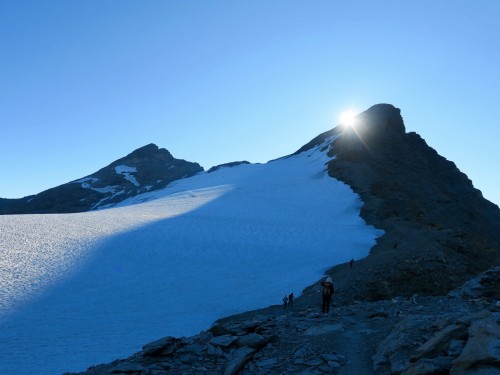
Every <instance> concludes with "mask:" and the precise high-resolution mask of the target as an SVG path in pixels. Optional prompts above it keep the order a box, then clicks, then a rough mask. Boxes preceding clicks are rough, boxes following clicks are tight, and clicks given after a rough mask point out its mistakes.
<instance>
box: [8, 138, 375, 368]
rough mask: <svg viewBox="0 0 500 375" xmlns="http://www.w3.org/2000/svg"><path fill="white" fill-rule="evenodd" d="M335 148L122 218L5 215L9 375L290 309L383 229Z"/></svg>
mask: <svg viewBox="0 0 500 375" xmlns="http://www.w3.org/2000/svg"><path fill="white" fill-rule="evenodd" d="M329 141H331V139H330V140H328V141H326V142H325V143H324V144H322V145H319V146H317V147H316V148H313V149H311V150H309V151H306V152H303V153H301V154H298V155H294V156H290V157H285V158H281V159H277V160H274V161H270V162H268V163H266V164H242V165H239V166H235V167H223V168H220V169H218V170H217V171H215V172H211V173H207V172H202V173H199V174H197V175H195V176H192V177H190V178H185V179H182V180H178V181H175V182H174V183H171V184H170V185H169V186H168V187H167V188H165V189H162V190H159V191H153V192H149V193H145V194H141V195H139V196H136V197H134V198H129V199H128V200H126V201H124V202H122V203H120V204H119V205H118V206H116V207H113V208H107V209H103V210H99V211H90V212H85V213H78V214H50V215H5V216H0V229H1V230H0V255H1V257H0V265H1V267H0V282H1V285H2V288H1V290H0V353H2V355H1V356H0V373H1V374H18V375H31V374H47V375H51V374H61V373H63V372H66V371H83V370H85V369H86V368H88V367H89V366H91V365H95V364H99V363H103V362H110V361H112V360H114V359H117V358H122V357H126V356H129V355H130V354H132V353H134V352H137V351H138V350H140V348H141V346H142V345H144V344H146V343H147V342H150V341H153V340H156V339H158V338H161V337H164V336H169V335H170V336H189V335H193V334H195V333H197V332H199V331H201V330H203V329H207V328H209V326H210V325H211V324H212V323H213V322H214V321H215V320H216V319H218V318H221V317H224V316H228V315H231V314H236V313H240V312H244V311H248V310H252V309H257V308H262V307H266V306H269V305H274V304H280V303H281V298H282V296H283V295H284V294H288V293H290V292H292V291H293V292H294V293H295V295H297V296H298V295H300V291H301V290H302V289H303V288H304V287H306V286H307V285H310V284H312V283H314V282H315V281H317V280H318V279H319V278H320V277H321V276H322V275H323V274H324V272H325V270H326V269H328V268H330V267H332V266H333V265H336V264H339V263H343V262H347V261H349V260H350V259H351V258H354V259H359V258H362V257H365V256H366V255H368V253H369V250H370V248H371V247H372V246H373V245H374V244H375V240H376V238H377V237H378V236H380V235H382V234H383V232H382V231H380V230H377V229H375V228H374V227H371V226H369V225H367V224H366V223H365V222H364V221H363V220H362V219H361V218H360V217H359V211H360V208H361V206H362V202H361V201H360V199H359V197H358V196H357V195H356V194H355V193H354V192H353V191H352V190H351V189H350V187H349V186H347V185H345V184H344V183H342V182H340V181H337V180H335V179H333V178H331V177H329V176H328V174H327V170H326V163H327V162H328V161H329V160H330V159H329V157H328V156H327V151H328V147H326V146H327V145H328V144H329Z"/></svg>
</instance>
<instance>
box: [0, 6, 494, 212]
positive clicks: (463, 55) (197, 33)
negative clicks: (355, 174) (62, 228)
mask: <svg viewBox="0 0 500 375" xmlns="http://www.w3.org/2000/svg"><path fill="white" fill-rule="evenodd" d="M499 16H500V2H498V1H486V0H485V1H480V2H473V1H460V0H453V1H426V0H424V1H418V2H417V1H384V0H381V1H376V2H375V1H352V2H348V1H333V0H330V1H321V0H318V1H293V0H290V1H258V0H257V1H200V0H199V1H191V0H182V1H174V0H172V1H128V0H108V1H78V0H75V1H51V0H47V1H8V0H4V1H1V2H0V62H1V63H0V66H1V69H0V160H1V167H2V172H1V176H2V177H1V184H0V197H7V198H14V197H21V196H25V195H29V194H35V193H38V192H40V191H42V190H45V189H47V188H50V187H54V186H57V185H60V184H63V183H65V182H68V181H71V180H74V179H77V178H79V177H83V176H85V175H88V174H90V173H92V172H95V171H96V170H98V169H100V168H101V167H103V166H105V165H107V164H109V163H111V162H112V161H114V160H116V159H117V158H119V157H122V156H124V155H126V154H128V153H130V152H131V151H133V150H134V149H136V148H138V147H141V146H143V145H145V144H148V143H151V142H153V143H156V144H157V145H158V146H160V147H164V148H167V149H168V150H169V151H170V152H171V153H172V154H173V155H174V156H175V157H177V158H182V159H186V160H189V161H196V162H198V163H200V164H201V165H202V166H203V167H204V168H205V169H208V168H210V167H211V166H213V165H216V164H220V163H225V162H230V161H236V160H248V161H251V162H266V161H267V160H270V159H274V158H276V157H280V156H283V155H286V154H289V153H292V152H294V151H296V150H297V149H298V148H300V147H301V146H302V145H303V144H305V143H306V142H308V141H309V140H310V139H311V138H313V137H315V136H316V135H318V134H319V133H321V132H323V131H325V130H329V129H331V128H333V127H334V126H336V125H337V124H338V123H339V120H338V116H339V115H340V113H341V112H343V111H344V110H346V109H349V108H354V109H355V110H357V111H358V112H361V111H363V110H365V109H367V108H369V107H370V106H371V105H373V104H376V103H391V104H393V105H395V106H397V107H399V108H401V110H402V115H403V118H404V120H405V124H406V128H407V131H415V132H417V133H419V134H420V135H421V136H422V137H423V138H424V139H425V140H426V141H427V143H428V144H429V145H430V146H431V147H433V148H435V149H436V150H437V151H438V152H439V153H440V154H441V155H443V156H444V157H446V158H448V159H450V160H452V161H454V162H455V163H456V164H457V166H458V167H459V168H460V170H461V171H463V172H464V173H466V174H467V175H468V176H469V178H470V179H471V180H472V181H473V183H474V185H475V186H476V187H477V188H479V189H480V190H481V191H482V192H483V194H484V196H485V197H486V198H488V199H490V200H491V201H493V202H495V203H497V204H500V192H499V190H498V189H497V186H498V185H499V184H500V178H499V176H498V172H497V171H498V166H497V162H498V160H500V147H498V141H497V140H498V136H499V130H498V128H499V126H498V122H499V119H500V105H499V101H498V98H499V94H498V89H499V87H500V72H499V70H500V49H499V48H498V37H499V36H500V24H499V23H498V18H499Z"/></svg>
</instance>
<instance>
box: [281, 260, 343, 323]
mask: <svg viewBox="0 0 500 375" xmlns="http://www.w3.org/2000/svg"><path fill="white" fill-rule="evenodd" d="M351 267H352V264H351ZM321 286H322V287H323V290H322V293H321V302H322V304H321V311H322V312H323V314H328V313H329V312H330V305H331V304H332V298H333V293H335V289H334V288H333V281H332V278H331V277H330V276H328V277H327V278H326V280H325V281H323V282H322V283H321ZM287 307H293V292H292V293H290V294H289V295H286V294H285V296H284V297H283V308H284V309H285V310H286V308H287Z"/></svg>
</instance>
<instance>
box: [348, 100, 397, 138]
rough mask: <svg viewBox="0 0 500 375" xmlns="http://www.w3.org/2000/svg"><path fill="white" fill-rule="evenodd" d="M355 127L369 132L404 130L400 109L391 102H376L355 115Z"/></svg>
mask: <svg viewBox="0 0 500 375" xmlns="http://www.w3.org/2000/svg"><path fill="white" fill-rule="evenodd" d="M355 128H356V130H361V129H362V130H366V131H369V132H370V133H380V132H385V131H394V132H396V133H402V134H404V133H405V132H406V129H405V125H404V123H403V118H402V117H401V110H400V109H399V108H396V107H394V106H393V105H392V104H376V105H374V106H372V107H370V108H368V109H367V110H366V111H364V112H362V113H360V114H359V115H358V116H356V123H355ZM360 128H361V129H360Z"/></svg>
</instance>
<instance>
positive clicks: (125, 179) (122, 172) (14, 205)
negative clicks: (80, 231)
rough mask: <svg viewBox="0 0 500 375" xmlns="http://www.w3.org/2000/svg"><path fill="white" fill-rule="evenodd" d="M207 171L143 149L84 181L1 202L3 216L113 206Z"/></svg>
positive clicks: (160, 151) (153, 148)
mask: <svg viewBox="0 0 500 375" xmlns="http://www.w3.org/2000/svg"><path fill="white" fill-rule="evenodd" d="M201 171H203V168H202V167H201V166H200V165H199V164H198V163H192V162H188V161H185V160H181V159H175V158H174V157H173V156H172V155H171V154H170V152H168V151H167V150H166V149H164V148H158V146H156V145H154V144H149V145H147V146H144V147H141V148H139V149H137V150H135V151H133V152H132V153H130V154H128V155H127V156H125V157H123V158H121V159H118V160H116V161H114V162H113V163H111V164H109V165H108V166H107V167H105V168H102V169H100V170H99V171H97V172H95V173H93V174H91V175H89V176H86V177H83V178H81V179H78V180H75V181H72V182H69V183H66V184H64V185H60V186H58V187H55V188H52V189H49V190H45V191H43V192H41V193H39V194H37V195H33V196H29V197H25V198H21V199H0V214H28V213H69V212H83V211H89V210H93V209H97V208H102V207H111V206H113V205H115V204H116V203H119V202H121V201H123V200H125V199H127V198H130V197H133V196H135V195H137V194H141V193H144V192H147V191H154V190H157V189H161V188H164V187H165V186H167V185H168V184H169V183H171V182H173V181H175V180H178V179H181V178H185V177H189V176H192V175H194V174H196V173H198V172H201Z"/></svg>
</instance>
